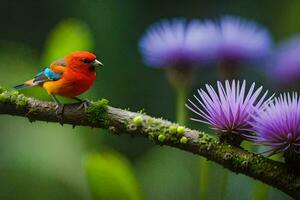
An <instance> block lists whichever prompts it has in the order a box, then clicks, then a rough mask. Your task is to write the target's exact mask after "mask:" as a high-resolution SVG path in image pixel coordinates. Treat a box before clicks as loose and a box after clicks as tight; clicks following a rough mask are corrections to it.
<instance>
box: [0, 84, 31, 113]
mask: <svg viewBox="0 0 300 200" xmlns="http://www.w3.org/2000/svg"><path fill="white" fill-rule="evenodd" d="M0 101H1V102H5V103H12V104H16V107H17V108H23V107H26V106H27V105H28V98H27V97H25V96H24V95H23V94H19V92H18V91H15V90H13V91H7V90H4V89H3V88H1V93H0Z"/></svg>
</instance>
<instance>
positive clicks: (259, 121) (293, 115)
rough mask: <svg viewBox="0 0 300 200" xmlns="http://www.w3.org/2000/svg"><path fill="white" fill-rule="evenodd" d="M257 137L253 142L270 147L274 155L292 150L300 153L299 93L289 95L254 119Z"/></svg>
mask: <svg viewBox="0 0 300 200" xmlns="http://www.w3.org/2000/svg"><path fill="white" fill-rule="evenodd" d="M254 119H255V122H254V123H252V126H253V130H254V131H255V132H256V136H253V137H251V140H253V141H255V142H256V143H258V144H262V145H266V146H270V147H272V148H271V151H272V152H273V153H278V152H285V151H288V150H292V152H295V153H297V154H299V153H300V99H299V96H298V95H297V93H293V94H292V96H291V95H290V94H289V93H287V94H283V95H280V97H279V98H275V100H274V101H273V102H271V103H270V104H269V106H268V107H267V108H266V109H265V111H264V112H260V113H259V114H258V115H257V116H255V117H254Z"/></svg>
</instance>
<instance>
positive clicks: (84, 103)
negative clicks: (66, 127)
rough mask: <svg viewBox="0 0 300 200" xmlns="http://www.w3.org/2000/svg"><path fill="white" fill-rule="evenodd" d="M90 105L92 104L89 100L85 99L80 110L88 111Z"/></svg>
mask: <svg viewBox="0 0 300 200" xmlns="http://www.w3.org/2000/svg"><path fill="white" fill-rule="evenodd" d="M90 104H91V102H90V101H89V100H88V99H84V100H82V101H81V105H80V106H79V107H78V110H81V109H84V111H87V109H88V107H89V105H90Z"/></svg>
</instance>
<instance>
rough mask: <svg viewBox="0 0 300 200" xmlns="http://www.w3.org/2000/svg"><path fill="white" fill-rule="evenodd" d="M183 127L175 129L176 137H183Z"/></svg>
mask: <svg viewBox="0 0 300 200" xmlns="http://www.w3.org/2000/svg"><path fill="white" fill-rule="evenodd" d="M184 132H185V131H184V127H183V126H178V127H177V135H178V136H182V135H184Z"/></svg>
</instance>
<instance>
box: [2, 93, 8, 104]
mask: <svg viewBox="0 0 300 200" xmlns="http://www.w3.org/2000/svg"><path fill="white" fill-rule="evenodd" d="M6 100H7V98H6V96H5V94H3V93H0V101H1V102H6Z"/></svg>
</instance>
